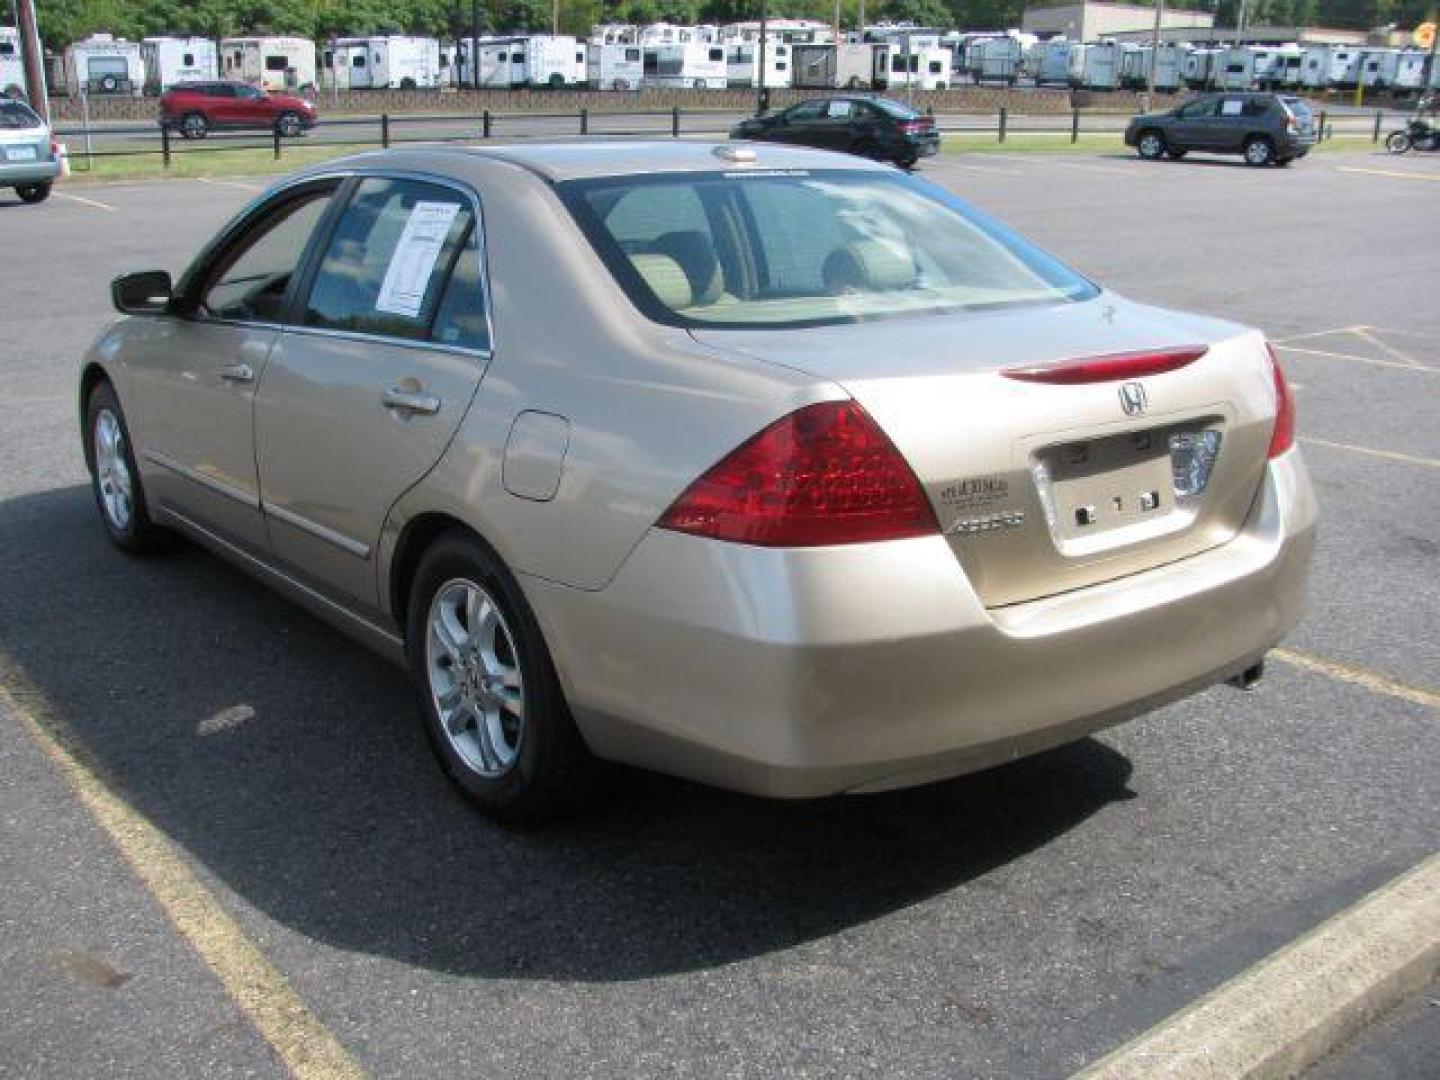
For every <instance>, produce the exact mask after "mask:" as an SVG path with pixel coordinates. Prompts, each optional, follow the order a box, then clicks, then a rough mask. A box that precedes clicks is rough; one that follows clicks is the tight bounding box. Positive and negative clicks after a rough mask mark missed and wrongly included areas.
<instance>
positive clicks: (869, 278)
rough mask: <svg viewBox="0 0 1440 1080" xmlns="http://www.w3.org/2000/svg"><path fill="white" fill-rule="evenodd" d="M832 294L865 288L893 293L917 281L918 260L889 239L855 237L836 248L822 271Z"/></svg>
mask: <svg viewBox="0 0 1440 1080" xmlns="http://www.w3.org/2000/svg"><path fill="white" fill-rule="evenodd" d="M821 272H822V273H823V275H824V278H825V288H826V289H827V290H829V291H830V292H831V293H832V294H836V295H838V294H840V293H844V292H850V291H852V290H855V289H864V290H867V291H872V292H889V291H891V290H893V289H906V288H909V287H910V286H911V285H914V284H915V279H916V278H917V277H918V276H919V271H918V270H917V269H916V267H915V259H914V258H913V257H912V256H911V254H910V253H909V252H908V251H906V250H905V249H904V248H902V247H901V246H900V245H899V244H896V243H893V242H891V241H886V240H855V241H852V242H851V243H848V244H846V245H845V246H844V247H841V248H836V249H835V250H834V251H832V252H831V253H830V254H829V256H828V257H827V258H826V259H825V266H824V268H823V269H822V271H821Z"/></svg>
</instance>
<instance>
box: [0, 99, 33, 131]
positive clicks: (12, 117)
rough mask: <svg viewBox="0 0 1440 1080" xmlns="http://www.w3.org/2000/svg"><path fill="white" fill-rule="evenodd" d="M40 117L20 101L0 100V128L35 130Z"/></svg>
mask: <svg viewBox="0 0 1440 1080" xmlns="http://www.w3.org/2000/svg"><path fill="white" fill-rule="evenodd" d="M39 126H40V117H38V116H36V115H35V113H34V112H33V111H31V109H30V106H29V105H26V104H25V103H24V102H21V101H10V100H8V99H5V98H0V128H36V127H39Z"/></svg>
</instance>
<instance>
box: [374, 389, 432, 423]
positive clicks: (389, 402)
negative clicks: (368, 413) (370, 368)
mask: <svg viewBox="0 0 1440 1080" xmlns="http://www.w3.org/2000/svg"><path fill="white" fill-rule="evenodd" d="M380 404H381V405H384V406H385V408H387V409H394V410H396V411H397V412H405V413H411V414H420V415H423V416H434V415H435V414H436V413H438V412H439V411H440V399H439V398H438V397H435V396H433V395H431V394H421V393H416V392H415V391H412V390H401V389H400V388H399V387H395V386H392V387H391V388H390V389H389V390H386V391H385V393H383V394H381V395H380Z"/></svg>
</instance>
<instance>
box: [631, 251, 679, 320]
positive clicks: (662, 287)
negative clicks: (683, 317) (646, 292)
mask: <svg viewBox="0 0 1440 1080" xmlns="http://www.w3.org/2000/svg"><path fill="white" fill-rule="evenodd" d="M630 263H631V265H632V266H634V267H635V270H636V272H637V273H638V274H639V275H640V276H641V277H642V278H643V279H644V281H645V284H646V285H648V286H650V291H651V292H653V293H654V294H655V295H656V297H658V298H659V300H660V302H661V303H662V304H664V305H665V306H666V307H668V308H670V309H671V310H672V311H679V310H680V309H682V308H688V307H690V306H691V305H692V304H694V303H695V290H694V289H692V288H691V287H690V279H689V277H687V276H686V274H685V271H684V270H683V269H681V267H680V264H679V263H678V262H676V261H675V260H674V259H672V258H671V257H670V256H669V255H631V256H630Z"/></svg>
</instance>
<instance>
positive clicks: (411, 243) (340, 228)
mask: <svg viewBox="0 0 1440 1080" xmlns="http://www.w3.org/2000/svg"><path fill="white" fill-rule="evenodd" d="M473 226H474V214H473V213H472V212H471V210H470V204H469V202H468V201H467V200H466V199H465V198H464V197H463V196H462V195H460V194H459V193H458V192H456V191H454V190H453V189H451V188H447V187H442V186H440V185H438V184H427V183H423V182H421V181H418V180H390V179H384V178H380V177H371V178H369V179H366V180H363V181H362V182H361V183H360V185H359V186H358V187H357V188H356V189H355V195H354V197H353V198H352V199H351V201H350V205H349V206H347V207H346V208H345V212H344V214H342V215H341V217H340V221H339V224H337V225H336V227H335V233H334V235H333V236H332V237H331V238H330V242H329V244H328V246H327V247H326V249H325V255H324V257H323V258H322V259H321V261H320V269H319V271H318V272H317V273H316V275H315V284H314V285H313V286H312V287H311V290H310V297H309V300H308V301H307V303H306V308H305V317H304V322H305V324H306V325H307V326H318V327H324V328H328V329H332V330H351V331H357V332H361V333H369V334H381V335H384V336H387V337H400V338H409V339H412V340H417V341H419V340H424V339H426V338H428V337H429V334H430V323H431V319H432V317H433V316H434V314H435V309H436V306H437V304H438V302H439V297H440V292H441V289H442V288H443V286H444V283H445V280H446V278H447V276H448V275H449V273H450V267H451V265H452V264H453V263H454V262H455V257H456V255H457V253H458V252H459V251H460V249H461V246H462V245H463V244H464V243H465V242H466V241H467V239H468V237H469V235H470V232H471V230H472V228H473ZM476 275H477V280H478V267H477V269H476ZM457 302H458V301H457Z"/></svg>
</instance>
